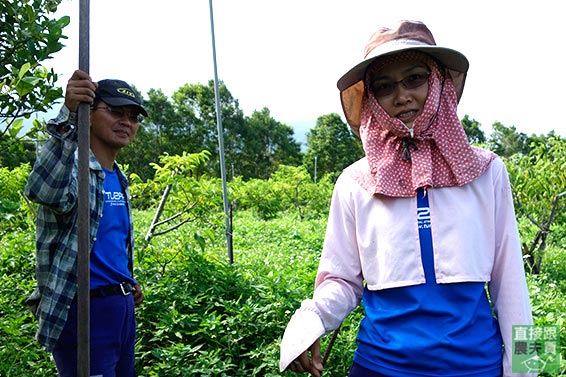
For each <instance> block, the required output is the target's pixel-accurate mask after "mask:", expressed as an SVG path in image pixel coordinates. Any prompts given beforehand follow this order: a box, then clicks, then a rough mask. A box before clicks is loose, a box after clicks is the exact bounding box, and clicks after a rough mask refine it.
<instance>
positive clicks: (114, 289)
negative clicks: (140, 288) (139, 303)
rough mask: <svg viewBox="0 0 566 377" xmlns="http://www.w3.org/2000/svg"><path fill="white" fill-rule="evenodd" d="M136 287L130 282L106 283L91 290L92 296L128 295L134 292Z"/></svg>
mask: <svg viewBox="0 0 566 377" xmlns="http://www.w3.org/2000/svg"><path fill="white" fill-rule="evenodd" d="M133 290H134V287H133V286H132V284H130V283H128V282H124V283H121V284H113V285H105V286H102V287H98V288H94V289H91V290H90V298H95V297H106V296H116V295H121V296H127V295H129V294H131V293H132V291H133Z"/></svg>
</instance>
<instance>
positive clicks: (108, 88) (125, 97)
mask: <svg viewBox="0 0 566 377" xmlns="http://www.w3.org/2000/svg"><path fill="white" fill-rule="evenodd" d="M95 93H96V98H95V101H98V100H100V101H104V102H105V103H107V104H108V105H110V106H136V107H137V108H138V109H139V111H140V113H141V114H143V115H144V116H147V111H145V109H144V108H143V106H142V100H141V97H140V96H139V94H138V93H137V92H136V91H135V90H134V89H133V88H132V87H131V86H130V85H129V84H128V83H127V82H125V81H122V80H115V79H105V80H100V81H99V82H98V88H96V92H95Z"/></svg>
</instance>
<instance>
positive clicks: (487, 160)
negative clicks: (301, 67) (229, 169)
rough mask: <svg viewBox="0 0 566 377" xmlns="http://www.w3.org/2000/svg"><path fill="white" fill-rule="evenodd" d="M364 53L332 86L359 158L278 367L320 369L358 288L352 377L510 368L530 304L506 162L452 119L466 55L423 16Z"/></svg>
mask: <svg viewBox="0 0 566 377" xmlns="http://www.w3.org/2000/svg"><path fill="white" fill-rule="evenodd" d="M364 56H365V58H364V60H363V61H362V62H360V63H358V64H356V65H355V66H354V67H353V68H352V69H350V70H349V71H348V72H347V73H346V74H345V75H343V76H342V77H341V78H340V80H339V81H338V88H339V90H340V96H341V100H342V106H343V109H344V113H345V115H346V120H347V122H348V124H349V125H350V126H351V128H352V130H353V131H354V132H355V133H356V134H357V135H359V137H360V139H361V141H362V144H363V147H364V151H365V157H364V158H363V159H361V160H359V161H358V162H356V163H354V164H352V165H351V166H349V167H348V168H346V169H345V170H344V172H343V173H342V174H341V175H340V177H339V178H338V180H337V182H336V185H335V189H334V194H333V198H332V202H331V207H330V214H329V218H328V225H327V232H326V237H325V242H324V246H323V251H322V256H321V259H320V265H319V269H318V274H317V278H316V282H315V292H314V295H313V298H312V299H308V300H305V301H303V303H302V305H301V308H300V309H298V310H297V312H296V313H295V314H294V315H293V317H292V318H291V320H290V322H289V324H288V325H287V328H286V330H285V334H284V336H283V339H282V342H281V360H280V369H281V370H285V369H289V370H293V371H295V372H309V373H311V374H312V375H314V376H318V375H320V373H321V371H322V364H321V360H320V345H319V344H320V342H319V338H320V337H321V336H322V335H324V334H325V333H328V332H330V331H332V330H334V329H336V328H338V327H339V325H340V323H341V322H342V320H343V319H344V318H345V317H346V316H347V315H348V314H349V313H350V312H351V311H352V310H353V309H354V308H355V307H356V306H357V305H358V304H359V303H360V300H361V299H362V297H363V302H364V309H365V317H364V319H363V320H362V322H361V324H360V329H359V333H358V337H357V349H356V352H355V354H354V360H353V364H352V368H351V370H350V376H351V377H355V376H366V377H371V376H462V377H463V376H500V375H505V376H507V375H509V374H510V373H511V361H512V360H511V356H512V355H511V350H512V342H511V340H512V326H513V325H530V324H532V314H531V308H530V303H529V294H528V291H527V285H526V279H525V274H524V268H523V262H522V255H521V248H520V241H519V236H518V231H517V224H516V221H515V216H514V210H513V202H512V195H511V189H510V184H509V178H508V175H507V171H506V169H505V166H504V164H503V163H502V161H501V160H500V159H499V158H497V156H496V155H495V154H493V153H491V152H489V151H487V150H483V149H480V148H476V147H473V146H470V145H469V143H468V141H467V137H466V134H465V132H464V129H463V127H462V125H461V123H460V121H459V119H458V117H457V111H456V110H457V105H458V101H459V99H460V97H461V95H462V92H463V88H464V83H465V79H466V74H467V71H468V61H467V59H466V57H465V56H464V55H463V54H461V53H459V52H458V51H456V50H452V49H448V48H444V47H439V46H436V43H435V41H434V38H433V36H432V34H431V32H430V31H429V30H428V28H427V27H426V26H425V25H424V24H423V23H421V22H415V21H402V22H400V23H399V24H398V25H397V26H396V27H394V28H382V29H379V30H378V31H377V32H376V33H375V34H374V35H373V36H372V37H371V39H370V41H369V42H368V45H367V46H366V51H365V54H364ZM486 284H487V287H488V291H489V299H488V292H487V291H486V290H485V286H486ZM492 309H493V312H495V314H496V318H494V317H493V316H492ZM309 353H310V357H309ZM517 375H520V374H517Z"/></svg>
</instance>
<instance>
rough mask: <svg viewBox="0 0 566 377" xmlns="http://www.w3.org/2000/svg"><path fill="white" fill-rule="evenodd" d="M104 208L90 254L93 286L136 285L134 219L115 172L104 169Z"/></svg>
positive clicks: (91, 284)
mask: <svg viewBox="0 0 566 377" xmlns="http://www.w3.org/2000/svg"><path fill="white" fill-rule="evenodd" d="M104 173H105V178H104V209H103V210H102V217H101V218H100V225H99V227H98V233H97V235H96V240H95V241H94V246H93V250H92V252H91V254H90V287H91V289H92V288H97V287H100V286H104V285H109V284H119V283H122V282H125V281H128V282H130V283H132V284H135V282H134V280H133V279H132V277H131V274H130V272H129V269H128V263H129V257H128V248H127V242H128V234H129V231H130V220H129V217H128V207H127V206H126V198H125V196H124V191H123V190H122V186H121V185H120V180H119V178H118V174H117V173H116V172H115V171H110V170H106V169H104Z"/></svg>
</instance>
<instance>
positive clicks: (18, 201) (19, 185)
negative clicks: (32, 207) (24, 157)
mask: <svg viewBox="0 0 566 377" xmlns="http://www.w3.org/2000/svg"><path fill="white" fill-rule="evenodd" d="M29 172H30V165H29V164H23V165H21V166H19V167H17V168H14V169H8V168H4V167H0V187H1V188H2V195H1V196H0V239H1V238H2V236H3V235H4V234H5V233H8V232H11V231H13V230H15V229H27V228H28V222H27V221H26V218H27V213H29V209H28V208H27V206H25V205H23V206H22V202H23V196H22V192H23V189H24V186H25V184H26V181H27V177H28V174H29Z"/></svg>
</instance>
